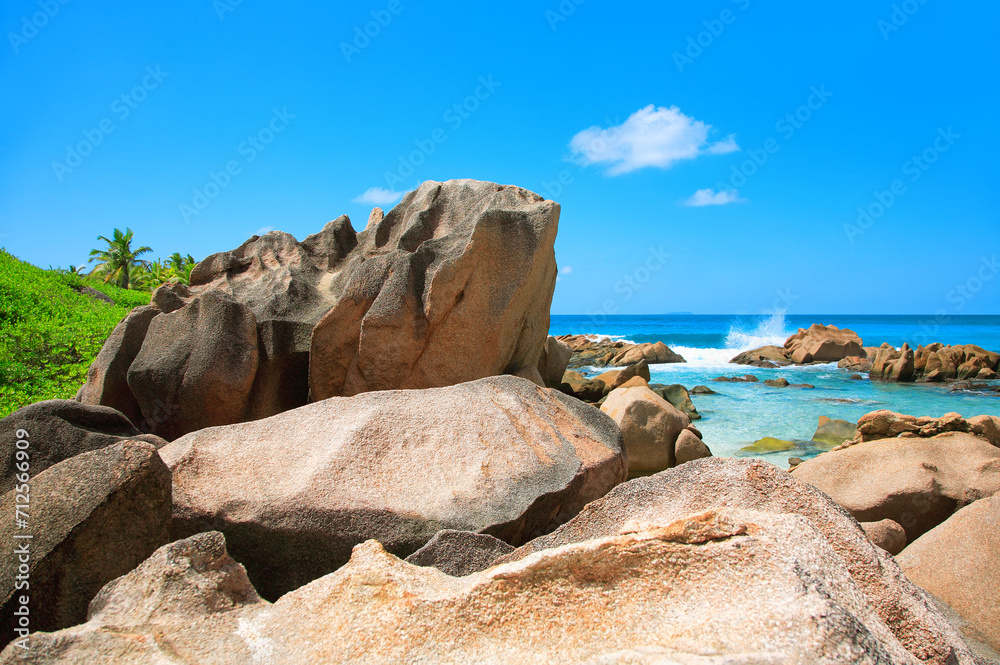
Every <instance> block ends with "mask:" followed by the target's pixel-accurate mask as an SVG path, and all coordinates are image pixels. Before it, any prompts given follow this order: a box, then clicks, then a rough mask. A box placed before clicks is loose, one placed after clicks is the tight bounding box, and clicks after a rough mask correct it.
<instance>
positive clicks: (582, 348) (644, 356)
mask: <svg viewBox="0 0 1000 665" xmlns="http://www.w3.org/2000/svg"><path fill="white" fill-rule="evenodd" d="M556 339H557V340H558V341H560V342H562V343H563V344H566V345H567V346H569V347H570V349H571V350H572V351H573V355H572V357H571V358H570V361H569V365H568V367H569V368H570V369H576V368H579V367H608V366H611V367H623V366H625V365H632V364H635V363H638V362H640V361H646V363H647V364H650V365H652V364H657V363H683V362H687V361H686V360H684V358H682V357H681V356H680V355H678V354H676V353H674V352H673V351H671V350H670V348H669V347H668V346H667V345H666V344H664V343H663V342H653V343H650V342H643V343H642V344H632V343H631V342H623V341H613V340H611V339H609V338H607V337H601V336H598V335H559V336H558V337H556Z"/></svg>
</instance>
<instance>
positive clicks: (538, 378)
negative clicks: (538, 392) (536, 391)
mask: <svg viewBox="0 0 1000 665" xmlns="http://www.w3.org/2000/svg"><path fill="white" fill-rule="evenodd" d="M511 376H516V377H519V378H522V379H527V380H528V381H531V382H532V383H534V384H535V385H536V386H538V387H539V388H545V387H546V386H545V381H544V380H543V379H542V375H541V374H540V373H539V371H538V368H537V367H535V366H534V365H527V366H526V367H522V368H521V369H519V370H517V371H516V372H513V373H512V374H511Z"/></svg>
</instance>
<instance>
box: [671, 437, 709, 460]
mask: <svg viewBox="0 0 1000 665" xmlns="http://www.w3.org/2000/svg"><path fill="white" fill-rule="evenodd" d="M711 456H712V451H711V450H709V449H708V446H706V445H705V442H704V441H702V440H701V437H700V436H698V435H697V434H695V433H694V432H693V431H691V428H687V429H684V430H683V431H681V433H680V434H678V435H677V441H676V442H674V464H675V465H680V464H684V463H685V462H690V461H691V460H696V459H702V458H703V457H711Z"/></svg>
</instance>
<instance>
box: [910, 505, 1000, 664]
mask: <svg viewBox="0 0 1000 665" xmlns="http://www.w3.org/2000/svg"><path fill="white" fill-rule="evenodd" d="M896 560H897V561H898V562H899V566H900V568H902V569H903V572H905V573H906V576H907V577H909V578H910V579H911V580H913V581H914V582H915V583H916V584H917V585H919V586H920V587H922V588H924V589H925V590H927V591H929V592H930V593H932V594H934V595H935V596H936V597H938V598H940V599H941V600H943V601H944V602H945V603H947V604H948V606H949V607H951V608H952V609H954V610H955V611H956V612H958V613H959V614H960V615H961V616H962V618H963V619H964V620H965V624H966V630H968V631H969V633H968V637H970V638H972V639H975V640H977V641H981V642H985V643H986V644H988V645H989V646H990V647H991V648H992V649H993V650H994V651H995V652H1000V567H998V566H997V562H998V561H1000V495H993V496H992V497H989V498H986V499H980V500H979V501H976V502H975V503H972V504H970V505H968V506H965V507H964V508H962V509H961V510H959V511H958V512H956V513H955V514H954V515H952V516H951V517H949V518H948V519H947V520H946V521H945V522H944V523H943V524H940V525H938V526H937V527H935V528H934V529H931V530H930V531H928V532H927V533H925V534H924V535H923V536H921V537H920V538H918V539H917V540H916V541H915V542H914V543H912V544H911V545H910V546H909V547H907V548H906V549H905V550H903V552H902V554H900V555H899V556H898V557H897V558H896Z"/></svg>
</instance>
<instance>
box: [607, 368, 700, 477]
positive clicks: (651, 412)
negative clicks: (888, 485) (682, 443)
mask: <svg viewBox="0 0 1000 665" xmlns="http://www.w3.org/2000/svg"><path fill="white" fill-rule="evenodd" d="M601 411H603V412H604V413H606V414H608V415H609V416H611V417H612V418H613V419H614V421H615V422H616V423H618V426H619V427H620V428H621V431H622V439H623V440H624V442H625V450H626V452H627V456H628V472H629V476H630V477H634V476H637V475H648V474H650V473H656V472H657V471H663V470H664V469H669V468H670V467H672V466H674V465H675V464H676V463H677V460H676V456H675V451H674V445H675V443H676V442H677V437H678V436H679V435H680V433H681V432H683V431H684V428H686V427H688V426H689V425H690V424H691V419H690V418H688V417H687V416H686V415H684V414H683V413H681V412H680V411H678V410H677V408H675V407H674V405H673V404H671V403H670V402H668V401H666V400H665V399H663V398H662V397H660V396H659V395H657V394H656V393H654V392H653V391H652V390H650V389H649V388H648V387H645V386H634V387H631V388H617V389H615V390H612V391H611V394H609V395H608V398H607V399H606V400H605V401H604V404H602V405H601Z"/></svg>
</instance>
